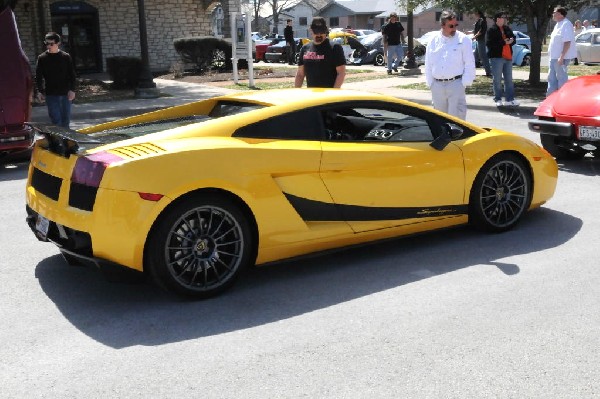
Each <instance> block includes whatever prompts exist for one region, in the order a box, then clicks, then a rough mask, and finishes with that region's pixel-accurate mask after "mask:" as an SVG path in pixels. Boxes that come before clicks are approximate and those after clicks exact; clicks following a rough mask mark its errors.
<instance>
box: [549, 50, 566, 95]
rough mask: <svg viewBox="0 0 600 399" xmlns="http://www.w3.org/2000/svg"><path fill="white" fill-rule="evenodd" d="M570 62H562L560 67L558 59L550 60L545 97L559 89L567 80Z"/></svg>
mask: <svg viewBox="0 0 600 399" xmlns="http://www.w3.org/2000/svg"><path fill="white" fill-rule="evenodd" d="M570 62H571V60H563V63H562V65H558V58H557V59H551V60H550V65H549V67H550V68H549V69H548V89H547V90H546V97H547V96H549V95H550V94H552V93H554V92H555V91H556V90H558V89H560V88H561V87H562V85H564V84H565V83H566V82H567V80H569V75H568V70H569V63H570Z"/></svg>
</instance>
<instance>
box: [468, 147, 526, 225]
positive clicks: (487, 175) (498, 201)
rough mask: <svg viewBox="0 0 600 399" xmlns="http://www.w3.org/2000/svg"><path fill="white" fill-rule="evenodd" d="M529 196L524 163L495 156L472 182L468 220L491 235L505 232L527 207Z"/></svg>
mask: <svg viewBox="0 0 600 399" xmlns="http://www.w3.org/2000/svg"><path fill="white" fill-rule="evenodd" d="M531 195H532V193H531V174H530V171H529V168H528V166H527V165H526V163H525V162H524V161H523V160H521V158H519V157H517V156H516V155H512V154H499V155H496V156H495V157H493V158H491V159H490V160H489V161H488V162H486V164H485V165H484V166H483V167H482V168H481V170H480V171H479V174H478V175H477V178H476V179H475V182H474V184H473V188H472V190H471V195H470V201H469V221H470V222H472V223H473V224H474V225H476V226H477V227H479V228H481V229H483V230H486V231H490V232H502V231H505V230H508V229H510V228H512V227H513V226H514V225H515V224H517V222H518V221H519V220H520V219H521V217H522V216H523V214H524V213H525V211H527V209H528V208H529V205H530V203H531Z"/></svg>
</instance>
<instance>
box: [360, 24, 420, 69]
mask: <svg viewBox="0 0 600 399" xmlns="http://www.w3.org/2000/svg"><path fill="white" fill-rule="evenodd" d="M359 43H360V44H361V46H359V47H357V48H356V49H354V51H353V52H352V53H351V54H350V57H349V59H348V61H349V62H348V63H349V64H354V65H365V64H373V65H384V64H385V57H384V51H383V36H382V35H381V33H379V32H375V33H373V34H371V35H368V36H364V37H361V38H359ZM413 46H414V52H415V61H416V62H417V64H418V65H423V64H424V63H425V46H423V45H421V44H420V43H419V42H418V40H416V39H414V40H413ZM402 47H403V49H404V54H407V53H408V45H406V44H403V45H402ZM406 59H407V58H406V57H404V60H403V62H406Z"/></svg>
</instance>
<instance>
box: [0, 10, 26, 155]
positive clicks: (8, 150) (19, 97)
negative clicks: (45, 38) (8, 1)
mask: <svg viewBox="0 0 600 399" xmlns="http://www.w3.org/2000/svg"><path fill="white" fill-rule="evenodd" d="M3 4H4V3H3ZM0 7H3V6H0ZM0 37H1V38H2V57H1V58H0V159H3V158H19V157H28V156H29V152H30V150H31V148H32V146H33V140H34V133H33V131H32V130H31V128H30V127H29V126H27V125H25V122H27V121H28V120H29V116H30V114H31V98H32V93H33V92H32V90H33V81H32V77H31V69H30V66H29V60H28V59H27V56H26V55H25V52H24V51H23V49H22V48H21V40H20V38H19V32H18V30H17V23H16V21H15V16H14V13H13V11H12V9H11V8H10V7H8V6H7V7H5V8H4V9H0Z"/></svg>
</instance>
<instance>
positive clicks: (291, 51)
mask: <svg viewBox="0 0 600 399" xmlns="http://www.w3.org/2000/svg"><path fill="white" fill-rule="evenodd" d="M287 46H288V49H287V50H288V52H287V56H288V57H287V58H288V64H290V65H292V64H295V63H296V42H287Z"/></svg>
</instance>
